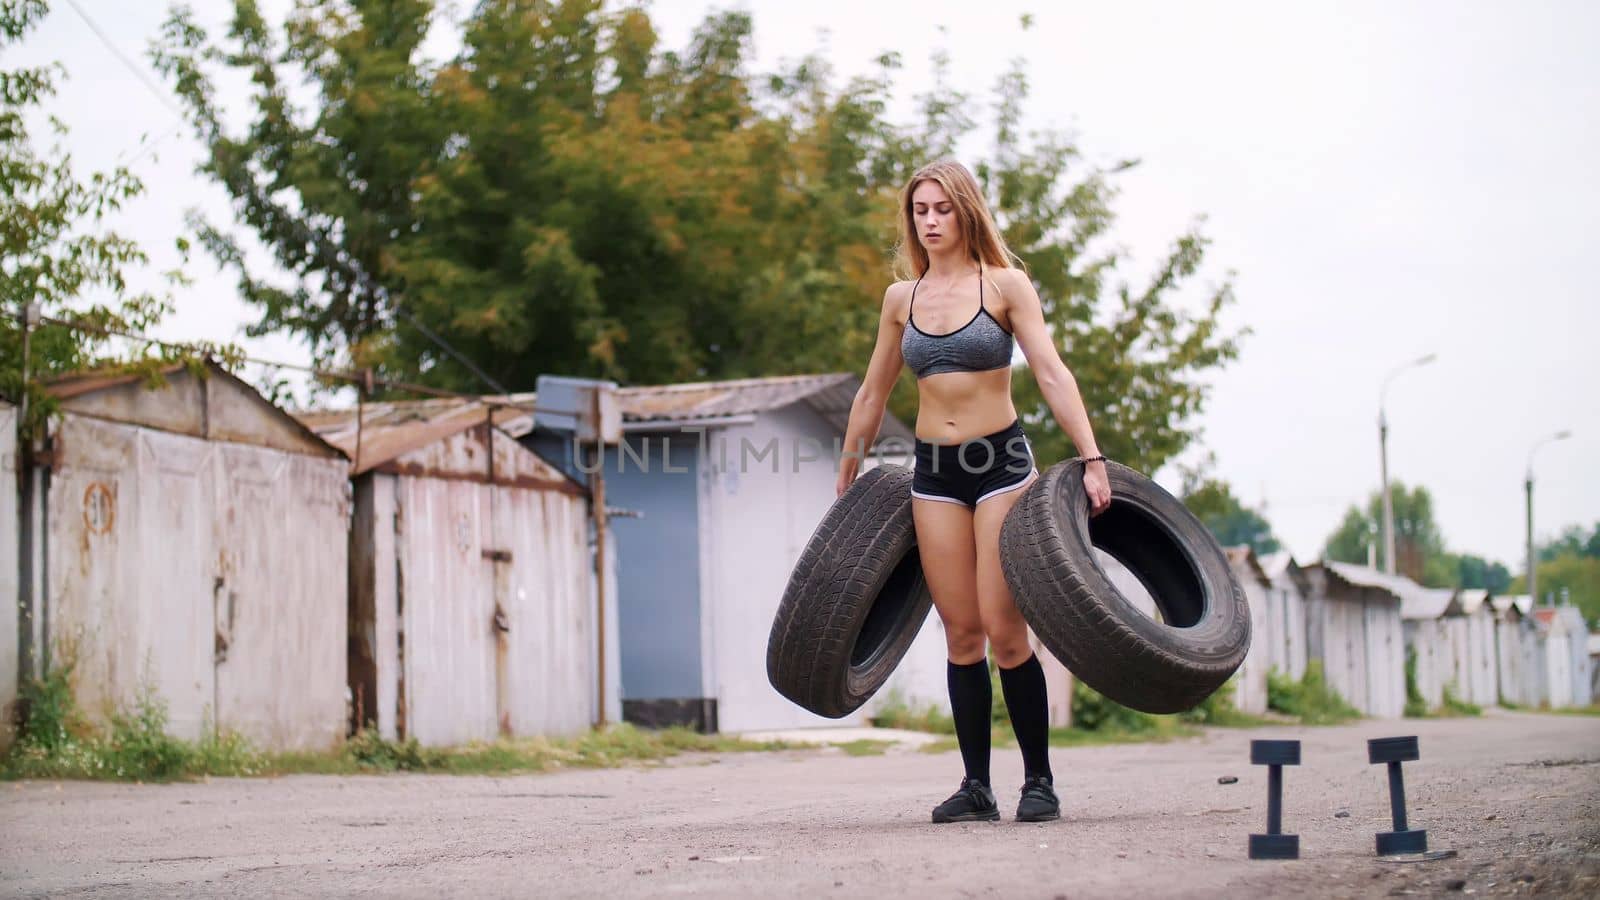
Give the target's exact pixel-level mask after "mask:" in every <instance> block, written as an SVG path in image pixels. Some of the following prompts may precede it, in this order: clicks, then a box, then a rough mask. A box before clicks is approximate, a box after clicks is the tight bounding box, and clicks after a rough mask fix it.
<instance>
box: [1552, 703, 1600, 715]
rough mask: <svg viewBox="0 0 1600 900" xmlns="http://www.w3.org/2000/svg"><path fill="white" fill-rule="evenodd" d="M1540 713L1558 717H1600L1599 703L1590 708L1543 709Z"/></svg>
mask: <svg viewBox="0 0 1600 900" xmlns="http://www.w3.org/2000/svg"><path fill="white" fill-rule="evenodd" d="M1540 712H1550V713H1555V714H1556V715H1558V716H1600V703H1596V704H1592V705H1590V706H1562V707H1558V708H1556V709H1545V710H1540Z"/></svg>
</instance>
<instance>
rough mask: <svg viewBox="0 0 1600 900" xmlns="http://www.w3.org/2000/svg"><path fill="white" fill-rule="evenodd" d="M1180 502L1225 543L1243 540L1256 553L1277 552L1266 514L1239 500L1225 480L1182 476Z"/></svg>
mask: <svg viewBox="0 0 1600 900" xmlns="http://www.w3.org/2000/svg"><path fill="white" fill-rule="evenodd" d="M1183 502H1184V504H1185V505H1186V506H1188V507H1189V511H1190V512H1192V513H1194V514H1195V515H1196V516H1197V517H1199V519H1200V521H1201V522H1204V523H1205V526H1206V528H1208V529H1210V530H1211V533H1212V534H1213V535H1215V536H1216V538H1217V542H1218V543H1220V544H1222V545H1223V546H1224V547H1233V546H1238V545H1241V544H1244V545H1248V546H1249V547H1250V548H1251V549H1253V550H1254V551H1255V552H1256V554H1257V555H1264V554H1267V553H1275V552H1277V551H1278V549H1279V547H1280V546H1281V545H1280V544H1279V543H1278V539H1277V538H1276V537H1274V536H1273V534H1272V526H1271V525H1270V524H1268V522H1267V520H1266V517H1265V516H1263V515H1261V514H1260V513H1259V512H1257V511H1255V510H1253V509H1250V508H1248V507H1246V506H1245V505H1244V504H1242V503H1240V502H1239V499H1238V498H1237V497H1235V496H1234V495H1233V489H1232V488H1231V487H1229V486H1228V483H1227V482H1225V481H1221V480H1219V479H1216V478H1205V479H1200V478H1188V479H1185V484H1184V486H1183Z"/></svg>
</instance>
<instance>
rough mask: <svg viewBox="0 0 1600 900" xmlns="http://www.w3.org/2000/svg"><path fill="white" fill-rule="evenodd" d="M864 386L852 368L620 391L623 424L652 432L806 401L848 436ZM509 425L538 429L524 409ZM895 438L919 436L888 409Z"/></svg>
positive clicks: (884, 429) (514, 429) (888, 432)
mask: <svg viewBox="0 0 1600 900" xmlns="http://www.w3.org/2000/svg"><path fill="white" fill-rule="evenodd" d="M860 386H861V380H860V379H858V378H856V376H854V375H851V374H849V373H848V372H835V373H831V374H826V375H774V376H771V377H768V378H736V379H730V380H727V381H697V382H692V383H686V384H658V385H642V386H637V385H636V386H633V387H623V388H618V389H617V405H618V406H619V407H620V408H621V412H622V422H623V427H624V428H627V429H629V430H635V431H640V430H650V426H651V425H652V423H655V424H659V425H660V426H661V427H662V428H671V427H672V425H673V423H677V422H706V421H712V422H714V421H715V420H717V419H734V418H738V417H741V416H750V415H755V414H758V413H764V412H771V411H774V410H778V409H782V408H784V407H786V406H791V405H793V404H796V403H804V404H805V405H806V406H807V407H808V408H810V409H811V410H812V411H813V412H815V413H816V414H817V415H819V416H821V417H822V418H823V420H825V421H826V422H827V423H828V424H829V425H831V426H832V427H833V428H834V429H836V430H837V431H838V432H839V433H840V434H841V435H842V434H844V431H845V428H846V426H847V425H849V421H850V404H851V403H852V402H853V401H854V400H855V396H856V390H857V389H858V388H859V387H860ZM505 399H506V400H509V401H510V402H513V403H516V404H518V405H521V406H529V405H532V404H533V401H534V396H533V395H532V394H512V395H510V396H508V397H506V398H505ZM505 428H506V430H507V431H508V432H510V433H511V434H513V435H517V436H521V435H522V434H526V433H527V432H528V431H530V430H531V429H532V428H533V416H532V415H531V414H529V413H527V412H526V411H524V412H523V414H522V415H521V416H520V417H518V418H516V419H513V420H509V421H508V422H507V424H506V425H505ZM890 439H895V440H899V441H902V442H904V443H905V444H906V445H907V446H908V447H909V446H910V444H911V442H912V441H914V440H915V439H916V436H915V434H914V433H913V432H912V430H911V429H910V428H908V427H907V426H906V424H905V423H904V422H902V421H900V419H899V418H897V417H896V416H894V415H893V414H889V413H885V415H884V417H883V423H882V425H881V426H879V428H878V443H879V444H882V443H883V442H884V441H887V440H890Z"/></svg>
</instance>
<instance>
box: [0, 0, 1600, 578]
mask: <svg viewBox="0 0 1600 900" xmlns="http://www.w3.org/2000/svg"><path fill="white" fill-rule="evenodd" d="M78 3H79V5H81V6H82V7H83V8H84V10H85V11H86V12H87V13H88V14H89V16H90V17H91V18H92V19H93V20H94V21H95V22H96V23H97V24H98V25H99V26H100V27H101V29H102V30H104V31H105V32H106V33H107V35H108V36H109V37H110V39H111V41H112V42H113V43H114V44H115V45H116V46H117V47H119V48H120V49H121V50H122V52H123V53H125V54H126V55H127V56H129V57H131V58H133V59H134V60H135V62H136V63H137V64H138V65H139V66H140V67H141V68H143V69H144V70H145V71H146V72H148V73H149V74H150V77H151V78H152V79H154V78H155V77H156V76H155V75H154V73H153V71H151V70H150V68H149V65H148V63H147V62H146V57H145V48H146V46H147V43H148V41H149V39H150V38H151V37H153V36H154V35H155V33H156V30H157V28H158V26H159V23H160V21H161V20H162V18H164V15H165V7H164V5H163V4H161V3H158V2H151V0H140V2H138V3H125V2H112V0H78ZM193 5H194V6H195V8H196V10H197V12H198V14H199V15H200V17H201V18H202V19H204V20H207V21H210V22H214V23H221V22H222V21H223V17H224V16H225V15H226V12H227V9H228V7H229V6H231V4H228V3H224V2H221V0H197V2H195V3H194V4H193ZM457 5H458V7H459V6H460V4H457ZM52 6H53V7H54V9H53V11H52V13H51V15H50V17H49V19H48V20H47V21H46V22H45V23H44V25H43V26H42V27H41V28H40V29H39V30H37V31H36V32H34V33H33V34H32V35H31V36H30V38H29V40H28V43H27V45H26V46H25V47H22V48H20V49H19V50H17V51H15V52H13V53H8V59H7V66H8V67H9V66H11V65H19V64H31V63H37V62H40V61H43V60H46V59H57V60H59V61H61V62H62V63H64V64H65V65H66V67H67V69H68V71H69V75H70V80H69V81H68V82H67V84H65V85H64V86H63V89H62V91H61V93H60V94H59V96H58V97H57V99H56V102H55V105H54V107H53V111H54V112H55V114H56V115H57V116H59V117H60V118H61V119H62V120H63V121H64V122H65V123H66V124H67V125H68V126H69V127H70V128H71V129H72V133H71V135H70V137H69V139H68V142H67V147H68V149H69V150H70V152H71V153H72V154H73V156H74V158H75V160H76V161H77V162H78V163H79V165H80V166H81V167H82V169H83V170H84V171H87V170H89V169H91V168H104V167H106V166H109V165H111V164H113V163H114V162H116V161H117V160H118V159H119V158H120V159H121V160H123V161H127V160H130V159H135V158H137V162H136V169H137V170H138V172H139V173H140V174H141V175H142V176H143V177H144V179H145V181H146V183H147V185H148V187H149V192H148V194H147V196H145V197H144V198H142V199H140V200H139V201H137V202H136V203H135V204H134V205H133V207H132V208H131V209H130V210H129V211H128V214H127V216H126V217H125V219H124V220H123V222H122V224H123V227H125V228H126V229H127V230H128V231H129V232H131V233H133V234H135V235H136V236H138V237H139V238H140V239H141V240H143V241H144V242H145V243H146V245H147V247H148V248H149V249H150V250H151V252H152V255H153V256H154V257H155V259H156V263H157V265H158V266H166V265H170V264H171V263H172V261H173V259H174V256H173V254H172V252H171V251H170V245H171V240H172V238H173V237H175V236H177V235H178V234H180V233H181V232H182V230H183V214H184V211H185V210H186V209H188V208H191V207H199V208H201V209H204V210H207V211H209V212H210V213H211V214H212V215H213V216H224V215H225V214H226V211H227V204H226V202H225V200H224V199H223V196H222V194H221V192H220V191H219V190H218V189H217V188H216V187H214V186H212V185H210V184H208V183H206V182H203V181H201V180H200V179H198V178H197V177H195V176H194V175H193V174H192V172H193V167H194V163H195V161H196V159H197V158H198V156H197V148H196V145H195V143H194V142H193V141H192V140H191V139H190V138H189V137H188V132H187V131H186V130H185V131H183V132H182V133H181V134H178V135H175V136H174V135H172V134H171V133H172V131H173V130H174V129H175V128H177V127H178V125H179V123H178V119H177V117H176V116H175V115H174V113H173V112H172V111H171V110H170V109H169V108H168V106H167V105H164V104H163V102H162V100H161V99H159V98H158V97H157V96H155V95H154V94H153V92H152V91H151V90H149V89H148V88H147V87H146V86H145V85H144V84H142V83H141V82H140V81H139V80H137V79H136V78H135V77H134V76H133V75H132V74H131V73H130V72H129V71H128V69H127V68H126V67H124V66H123V65H122V63H120V62H119V61H118V59H117V58H116V56H114V55H113V54H112V53H110V52H109V51H108V50H107V49H106V47H105V45H104V44H103V43H102V42H101V41H100V40H99V39H98V38H97V37H96V36H95V35H94V33H93V32H92V31H91V30H90V29H89V27H88V26H87V25H86V24H85V23H84V21H83V20H82V19H80V18H79V17H78V15H77V14H76V13H75V12H74V11H73V10H72V9H71V7H70V6H69V5H67V4H66V2H65V0H54V2H53V3H52ZM263 6H264V8H266V9H267V10H269V11H271V10H274V9H276V10H280V11H281V9H283V8H284V7H286V6H287V3H286V2H284V0H277V2H272V0H268V2H264V3H263ZM719 6H722V7H726V6H727V4H720V5H719ZM737 6H739V7H741V8H746V9H749V10H751V11H752V12H753V14H754V20H755V44H756V54H757V64H756V68H757V69H759V70H766V69H769V68H772V67H773V66H774V65H775V64H776V63H777V61H779V60H781V59H784V58H794V57H797V56H800V55H802V54H804V53H806V52H809V51H812V50H815V49H817V48H819V47H824V48H825V49H826V54H827V56H828V57H829V58H830V59H831V60H832V62H833V63H834V64H835V65H836V66H837V67H838V69H839V71H840V72H841V74H842V75H848V74H851V73H854V72H861V71H865V70H866V69H868V68H869V67H870V66H871V60H872V59H873V58H875V57H876V56H878V55H879V54H880V53H881V52H883V51H885V50H895V51H898V52H899V53H900V54H901V55H902V56H903V57H904V60H905V62H906V68H905V70H904V71H903V72H902V73H901V78H900V81H899V85H900V89H901V95H902V97H901V109H902V112H904V113H905V114H906V115H907V116H909V109H910V106H909V98H910V96H911V95H912V94H914V93H917V92H920V91H922V90H924V89H925V87H924V86H925V84H926V82H927V78H928V74H929V73H928V65H927V59H928V56H929V53H930V52H931V51H932V50H933V49H934V48H935V47H939V46H943V47H945V48H947V49H948V51H949V53H950V55H951V58H952V76H953V79H952V80H953V82H954V84H955V86H956V87H957V88H958V89H960V90H963V91H965V92H967V93H969V94H971V95H973V96H974V98H975V102H978V103H982V104H984V105H983V108H982V109H980V110H978V112H979V114H980V116H981V117H985V118H986V117H987V115H988V112H987V110H988V102H987V99H988V97H989V93H990V91H991V89H992V87H993V85H994V83H995V81H996V79H997V78H998V77H999V75H1000V73H1001V72H1003V71H1004V70H1005V69H1006V67H1007V65H1008V61H1009V60H1010V59H1011V58H1012V57H1015V56H1021V57H1024V58H1025V59H1026V60H1027V63H1028V68H1029V72H1030V78H1031V82H1032V85H1033V89H1034V96H1033V98H1032V100H1031V102H1030V103H1029V104H1028V106H1027V113H1028V118H1029V126H1030V127H1032V128H1035V129H1037V128H1053V129H1067V130H1070V131H1071V132H1073V133H1074V134H1075V135H1076V136H1077V138H1078V139H1079V141H1080V144H1081V146H1082V147H1083V149H1084V150H1085V152H1086V153H1087V154H1088V155H1089V157H1090V158H1091V159H1094V160H1099V161H1110V160H1113V159H1117V158H1122V157H1130V156H1132V157H1138V158H1139V159H1140V160H1142V164H1141V165H1140V166H1139V168H1137V169H1135V170H1134V171H1133V172H1131V173H1129V174H1127V175H1125V176H1123V177H1122V178H1121V179H1120V180H1119V182H1118V183H1119V184H1120V186H1121V190H1122V194H1121V197H1120V200H1119V202H1118V203H1117V212H1118V216H1119V219H1118V223H1117V225H1116V227H1115V234H1116V240H1117V242H1118V243H1120V244H1121V245H1122V246H1124V247H1125V248H1126V249H1127V251H1128V253H1129V254H1130V258H1131V262H1130V265H1129V267H1128V268H1127V270H1126V272H1125V274H1126V275H1127V277H1129V278H1131V279H1134V280H1135V281H1136V282H1137V280H1138V279H1139V278H1140V276H1141V275H1142V273H1143V272H1144V271H1146V268H1147V267H1148V266H1149V265H1150V264H1151V262H1152V261H1153V260H1155V259H1157V258H1158V257H1159V255H1160V254H1161V253H1162V252H1164V250H1165V249H1166V247H1167V246H1168V245H1169V244H1170V242H1171V240H1172V239H1173V238H1174V237H1175V236H1176V235H1177V234H1178V233H1179V232H1180V231H1181V230H1182V229H1183V228H1184V227H1186V226H1187V225H1188V224H1189V223H1190V222H1191V221H1192V220H1193V219H1194V218H1195V217H1196V216H1198V215H1202V214H1203V215H1205V216H1206V217H1207V224H1206V226H1205V230H1206V232H1207V233H1208V234H1209V235H1210V236H1211V237H1212V238H1213V239H1214V241H1215V243H1214V244H1213V246H1212V248H1211V251H1210V254H1209V264H1208V267H1207V271H1206V272H1205V273H1204V277H1203V278H1202V279H1201V280H1200V281H1199V282H1197V283H1196V285H1195V286H1194V289H1193V290H1192V291H1191V292H1190V295H1189V296H1190V299H1191V300H1193V299H1195V298H1198V297H1199V296H1201V295H1202V293H1203V288H1204V286H1205V285H1206V284H1209V283H1215V282H1217V281H1218V280H1220V279H1221V278H1222V277H1224V276H1225V274H1226V272H1228V271H1229V270H1232V271H1234V272H1236V276H1235V282H1236V287H1237V293H1238V297H1239V302H1238V304H1237V305H1236V306H1235V307H1234V308H1233V309H1232V310H1231V312H1230V313H1229V320H1230V321H1231V322H1232V323H1233V324H1234V325H1248V326H1249V327H1250V328H1251V329H1252V331H1253V334H1251V336H1250V337H1249V338H1248V339H1247V340H1246V341H1245V343H1244V345H1243V353H1242V356H1241V358H1240V360H1239V361H1238V362H1237V363H1235V364H1234V365H1232V366H1230V367H1229V368H1228V369H1227V370H1226V371H1223V372H1221V373H1220V374H1218V375H1217V376H1216V377H1215V379H1214V392H1213V394H1212V398H1211V401H1210V405H1209V408H1208V409H1207V411H1206V413H1205V414H1204V416H1203V417H1202V418H1201V420H1200V424H1201V425H1202V427H1203V429H1204V437H1203V444H1204V447H1203V449H1204V450H1209V451H1210V452H1212V453H1214V454H1215V456H1216V471H1217V474H1218V475H1220V476H1221V477H1223V478H1225V479H1226V480H1228V481H1229V482H1231V483H1232V484H1233V485H1234V486H1235V489H1236V492H1237V493H1239V494H1240V496H1241V497H1242V498H1243V499H1244V500H1245V501H1246V502H1247V503H1250V504H1265V505H1266V511H1267V515H1268V517H1269V519H1270V520H1271V522H1272V524H1273V526H1274V528H1275V529H1276V531H1277V533H1278V534H1279V536H1280V537H1281V538H1282V539H1283V540H1284V541H1285V542H1286V543H1287V545H1288V546H1289V548H1290V549H1292V550H1293V551H1294V553H1295V554H1296V556H1297V557H1298V558H1300V559H1302V560H1309V559H1314V558H1315V557H1316V556H1317V554H1318V553H1319V552H1320V550H1321V547H1322V544H1323V542H1324V540H1325V539H1326V538H1327V536H1328V534H1329V533H1330V532H1331V531H1332V530H1333V529H1334V527H1335V526H1336V525H1337V523H1338V520H1339V518H1340V516H1341V515H1342V513H1343V511H1344V509H1345V508H1346V507H1347V506H1349V505H1350V504H1351V503H1355V502H1359V501H1362V500H1364V498H1365V497H1366V496H1367V495H1368V493H1369V492H1371V491H1372V490H1374V489H1376V487H1377V484H1378V435H1377V414H1378V394H1379V386H1380V384H1381V382H1382V380H1383V378H1384V375H1385V374H1386V373H1388V372H1389V371H1390V370H1392V369H1393V368H1394V367H1396V366H1398V365H1401V364H1403V363H1404V362H1406V361H1407V360H1411V359H1415V358H1417V357H1420V356H1422V355H1424V354H1427V353H1437V354H1438V361H1437V362H1436V363H1434V364H1432V365H1430V366H1426V367H1423V368H1418V369H1415V370H1413V371H1408V372H1406V373H1405V374H1403V375H1401V376H1400V377H1398V378H1397V379H1396V380H1395V381H1394V382H1393V386H1392V388H1391V390H1390V392H1389V402H1388V410H1389V419H1390V423H1391V429H1390V449H1389V464H1390V472H1391V475H1392V477H1394V478H1397V479H1400V480H1403V481H1405V482H1408V483H1420V484H1423V485H1425V486H1427V487H1428V488H1429V490H1430V491H1432V493H1433V496H1434V499H1435V504H1436V513H1437V519H1438V521H1439V524H1440V526H1441V527H1442V529H1443V532H1444V535H1445V539H1446V542H1447V544H1448V545H1449V547H1450V548H1451V549H1453V550H1457V551H1460V552H1470V553H1476V554H1480V555H1484V556H1488V557H1490V558H1493V559H1498V560H1501V561H1503V562H1505V563H1506V564H1507V565H1509V566H1511V567H1512V568H1513V569H1516V568H1518V567H1519V566H1520V564H1521V561H1522V558H1523V553H1522V549H1521V547H1522V536H1523V523H1524V518H1523V516H1524V507H1523V491H1522V479H1523V474H1524V468H1525V466H1526V464H1527V460H1528V453H1529V449H1530V447H1531V446H1532V445H1533V444H1534V443H1535V442H1536V441H1537V440H1538V439H1540V438H1541V437H1543V436H1545V435H1548V434H1550V433H1552V432H1555V431H1557V430H1560V429H1570V430H1571V431H1572V432H1573V437H1572V438H1571V439H1570V440H1567V441H1564V442H1560V443H1556V444H1552V445H1550V446H1547V447H1545V448H1544V449H1543V450H1541V451H1540V453H1539V456H1538V463H1537V467H1536V477H1537V488H1538V493H1537V497H1536V499H1537V509H1536V529H1537V531H1538V533H1539V534H1540V535H1550V534H1554V533H1555V532H1556V531H1558V530H1559V529H1560V528H1562V527H1563V526H1565V525H1568V524H1574V523H1584V524H1593V523H1595V522H1596V521H1597V520H1600V478H1596V477H1595V474H1594V473H1595V461H1596V460H1600V401H1597V400H1596V390H1597V388H1600V377H1597V376H1600V362H1597V361H1596V349H1597V347H1596V342H1597V337H1600V304H1597V303H1596V302H1595V301H1596V296H1595V294H1596V290H1595V288H1594V286H1593V284H1594V282H1593V271H1592V270H1593V263H1594V260H1595V253H1594V251H1593V242H1594V240H1595V236H1596V235H1597V234H1600V179H1597V172H1596V167H1597V166H1596V160H1600V114H1597V111H1600V102H1597V101H1600V4H1596V3H1591V2H1586V0H1570V2H1524V3H1508V2H1496V0H1478V2H1456V0H1449V2H1447V0H1437V2H1413V3H1392V2H1391V3H1378V2H1367V3H1355V2H1340V3H1337V4H1335V3H1317V4H1307V3H1295V4H1286V3H1281V2H1252V3H1244V2H1230V3H1220V2H1209V3H1203V4H1201V3H1194V4H1187V3H1186V4H1179V3H1165V2H1163V3H1157V2H1126V0H1120V2H1115V3H1113V2H1109V0H1108V2H1099V3H1082V2H1066V3H1061V2H1053V3H1038V2H1035V3H1009V2H1003V0H997V2H988V3H972V2H955V3H953V2H919V3H911V2H899V0H890V2H872V3H864V2H861V0H852V2H838V0H812V2H809V3H791V2H764V0H763V2H754V3H745V4H737ZM712 8H714V7H713V6H712V5H709V4H705V3H700V2H684V0H672V2H656V3H653V4H651V9H652V13H653V15H654V18H655V21H656V23H657V27H658V29H659V30H660V31H661V33H662V36H663V38H664V40H665V42H666V44H667V45H668V46H677V47H681V46H683V45H684V44H685V43H686V42H687V40H688V36H689V34H690V32H691V31H692V29H693V27H694V26H695V24H697V23H698V22H699V21H700V20H701V19H702V18H703V17H704V15H705V14H706V13H707V12H708V11H709V10H710V9H712ZM1024 12H1031V13H1032V14H1033V16H1034V27H1033V28H1032V29H1031V30H1029V31H1027V32H1023V31H1022V30H1021V29H1020V28H1019V26H1018V18H1019V16H1020V15H1021V14H1022V13H1024ZM280 14H281V12H280ZM940 26H943V28H942V29H941V27H940ZM227 87H228V90H227V91H225V93H224V98H226V97H229V96H232V97H235V98H238V99H242V98H243V94H242V93H241V92H240V88H239V87H238V86H236V85H229V86H227ZM235 102H237V100H236V101H235ZM142 135H148V136H149V137H148V139H149V140H155V141H158V142H159V143H157V145H156V152H155V153H150V154H144V155H142V156H141V153H142V151H141V149H140V147H139V142H140V140H141V136H142ZM963 149H964V152H965V153H966V154H968V157H969V158H968V161H969V162H972V161H974V159H975V158H976V157H977V156H979V155H981V154H983V153H984V152H986V151H987V149H988V146H987V143H986V141H984V140H976V141H974V142H972V143H971V144H970V145H969V146H968V147H965V148H963ZM192 274H193V275H194V276H196V283H195V285H194V287H193V288H190V289H187V290H185V291H184V292H183V293H182V294H180V296H179V298H178V308H177V311H176V313H175V314H174V315H173V316H172V317H170V319H169V320H168V321H167V322H166V323H165V324H164V325H163V326H162V327H161V329H160V332H159V333H160V334H161V335H162V336H165V337H170V338H200V337H204V338H212V339H232V340H240V341H241V342H242V343H244V344H245V345H246V346H247V347H248V349H249V350H250V351H251V352H253V353H256V354H258V355H261V356H265V357H269V358H273V359H284V360H298V361H304V360H305V359H306V358H307V354H306V351H305V350H304V349H303V348H300V347H297V346H295V345H294V344H293V343H292V342H291V341H289V340H287V339H284V338H266V339H260V340H245V339H243V337H242V328H243V325H244V324H245V322H247V321H248V320H249V319H251V317H252V314H251V311H250V310H249V309H247V308H246V307H245V306H244V305H243V304H242V303H241V302H240V301H239V300H238V299H237V298H236V296H235V291H234V288H233V284H232V281H231V279H229V278H227V277H223V276H217V275H215V274H214V273H213V271H212V267H211V266H209V265H208V264H207V263H206V262H205V261H204V260H203V259H200V258H198V257H197V262H196V263H195V264H194V265H193V267H192ZM1186 458H1187V459H1192V458H1193V454H1190V455H1189V456H1188V457H1186ZM1584 460H1589V462H1588V463H1587V464H1585V463H1584V462H1583V461H1584ZM1161 480H1162V481H1163V482H1164V483H1167V484H1168V485H1169V486H1174V485H1173V482H1174V476H1173V475H1172V473H1171V472H1164V473H1161Z"/></svg>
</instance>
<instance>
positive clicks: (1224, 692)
mask: <svg viewBox="0 0 1600 900" xmlns="http://www.w3.org/2000/svg"><path fill="white" fill-rule="evenodd" d="M1237 689H1238V679H1237V678H1230V679H1228V681H1227V682H1226V683H1225V684H1223V685H1222V687H1219V688H1217V689H1216V690H1215V691H1212V692H1211V696H1209V697H1207V698H1206V699H1204V700H1202V701H1201V702H1200V705H1199V706H1196V707H1195V708H1194V709H1191V710H1188V711H1187V712H1181V713H1178V718H1179V720H1181V721H1184V722H1192V723H1194V724H1196V725H1214V726H1217V727H1219V728H1249V727H1252V726H1255V725H1265V724H1267V720H1266V719H1263V718H1261V717H1260V716H1253V715H1251V714H1250V713H1247V712H1241V711H1240V709H1239V707H1238V706H1237V705H1236V704H1235V703H1234V692H1235V691H1236V690H1237Z"/></svg>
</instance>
